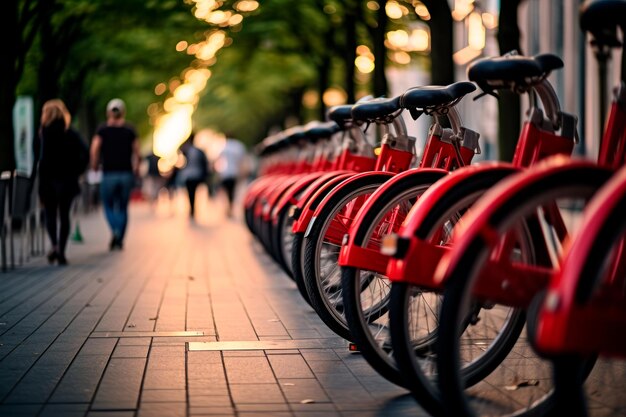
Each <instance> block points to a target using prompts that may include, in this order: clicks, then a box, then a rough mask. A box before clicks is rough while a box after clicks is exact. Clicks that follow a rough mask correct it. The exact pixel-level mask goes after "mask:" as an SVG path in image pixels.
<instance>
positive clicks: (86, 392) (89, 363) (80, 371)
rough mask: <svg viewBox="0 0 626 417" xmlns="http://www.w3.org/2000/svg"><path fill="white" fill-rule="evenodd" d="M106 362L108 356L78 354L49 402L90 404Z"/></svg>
mask: <svg viewBox="0 0 626 417" xmlns="http://www.w3.org/2000/svg"><path fill="white" fill-rule="evenodd" d="M108 361H109V355H86V354H79V355H78V356H77V357H76V358H75V359H74V362H72V364H71V365H70V367H69V369H68V370H67V372H66V373H65V375H63V378H62V379H61V382H60V383H59V385H58V386H57V387H56V389H55V391H54V393H53V394H52V397H51V398H50V402H53V403H83V402H84V403H89V402H91V400H92V398H93V396H94V394H95V392H96V388H97V386H98V383H99V382H100V378H101V377H102V374H103V373H104V369H105V367H106V365H107V363H108Z"/></svg>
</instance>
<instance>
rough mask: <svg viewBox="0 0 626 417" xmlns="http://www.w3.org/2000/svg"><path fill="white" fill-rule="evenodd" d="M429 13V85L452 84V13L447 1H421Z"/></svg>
mask: <svg viewBox="0 0 626 417" xmlns="http://www.w3.org/2000/svg"><path fill="white" fill-rule="evenodd" d="M423 3H424V5H425V6H426V8H428V12H429V13H430V20H429V21H428V24H429V26H430V62H431V64H430V73H431V84H433V85H448V84H451V83H453V82H454V61H453V60H452V54H453V53H454V45H453V23H454V22H453V21H452V12H451V10H450V6H449V5H448V2H447V1H441V0H423Z"/></svg>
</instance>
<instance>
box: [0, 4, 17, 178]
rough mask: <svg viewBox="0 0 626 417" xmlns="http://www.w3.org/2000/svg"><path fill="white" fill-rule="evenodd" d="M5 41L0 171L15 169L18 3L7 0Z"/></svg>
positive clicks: (0, 73) (0, 57)
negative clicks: (14, 117)
mask: <svg viewBox="0 0 626 417" xmlns="http://www.w3.org/2000/svg"><path fill="white" fill-rule="evenodd" d="M3 13H4V15H5V16H8V19H5V22H4V25H5V26H4V30H5V34H6V35H5V36H7V38H5V40H6V42H4V46H3V48H2V49H1V52H0V79H1V80H2V82H0V172H2V171H12V170H13V169H15V155H14V151H13V103H15V89H16V87H17V79H16V73H15V68H16V61H17V58H18V56H19V49H18V48H20V45H21V43H22V42H21V33H20V32H19V27H18V5H17V2H16V1H9V2H7V3H6V4H4V5H3Z"/></svg>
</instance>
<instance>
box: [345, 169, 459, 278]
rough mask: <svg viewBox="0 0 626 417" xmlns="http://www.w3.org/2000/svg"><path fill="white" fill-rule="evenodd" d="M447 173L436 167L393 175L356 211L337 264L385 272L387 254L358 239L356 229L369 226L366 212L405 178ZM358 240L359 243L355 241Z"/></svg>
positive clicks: (430, 177)
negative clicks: (369, 246) (368, 246)
mask: <svg viewBox="0 0 626 417" xmlns="http://www.w3.org/2000/svg"><path fill="white" fill-rule="evenodd" d="M446 175H448V171H446V170H443V169H438V168H415V169H411V170H409V171H405V172H402V173H400V174H397V175H395V176H394V177H393V178H391V179H390V180H388V181H387V182H385V183H384V184H383V185H381V186H380V187H379V188H378V189H377V190H376V191H375V192H374V193H373V194H372V195H371V196H370V197H369V198H368V199H367V201H366V202H365V203H364V205H363V207H361V209H360V210H359V212H358V213H357V215H356V217H355V220H354V223H353V224H352V226H351V227H350V232H349V234H348V241H347V244H344V245H343V246H342V247H341V251H340V253H339V265H340V266H349V267H354V268H360V269H367V270H372V271H375V272H379V273H383V274H384V273H385V271H386V269H387V262H388V260H389V258H390V257H389V256H388V255H384V254H382V253H381V252H380V250H378V249H373V248H367V247H363V246H362V245H361V243H360V239H358V236H357V235H358V231H359V230H360V229H361V228H362V227H369V226H370V225H369V224H363V222H364V221H366V220H365V219H364V218H365V217H366V213H368V212H369V211H370V210H377V205H379V198H380V196H384V195H385V194H386V193H387V192H388V190H389V189H390V188H393V187H396V186H397V184H402V183H403V182H405V181H407V180H412V181H413V182H420V178H423V179H424V181H428V182H431V181H432V180H433V176H434V177H435V178H438V179H441V178H443V177H445V176H446ZM355 239H357V240H359V243H357V242H356V241H355Z"/></svg>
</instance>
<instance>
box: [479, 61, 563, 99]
mask: <svg viewBox="0 0 626 417" xmlns="http://www.w3.org/2000/svg"><path fill="white" fill-rule="evenodd" d="M562 67H563V61H562V60H561V58H559V57H558V56H556V55H552V54H539V55H535V56H534V57H527V56H521V55H504V56H500V57H495V58H484V59H481V60H478V61H476V62H474V63H473V64H470V66H469V68H468V70H467V77H468V78H469V79H470V80H471V81H474V82H475V83H476V84H478V86H479V87H480V88H481V89H482V90H483V91H484V92H485V93H488V94H491V93H492V92H493V91H494V90H497V89H513V90H516V91H525V90H527V89H528V88H530V87H532V86H533V85H535V84H538V83H539V82H540V81H542V80H543V79H544V78H545V77H547V76H548V75H549V74H550V72H551V71H552V70H555V69H557V68H562Z"/></svg>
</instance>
